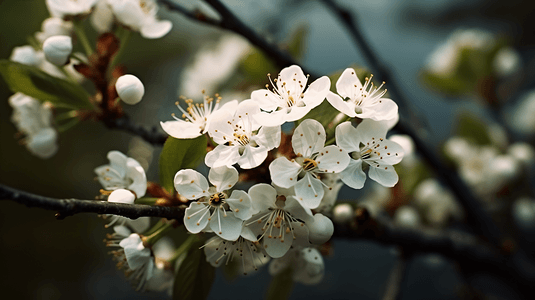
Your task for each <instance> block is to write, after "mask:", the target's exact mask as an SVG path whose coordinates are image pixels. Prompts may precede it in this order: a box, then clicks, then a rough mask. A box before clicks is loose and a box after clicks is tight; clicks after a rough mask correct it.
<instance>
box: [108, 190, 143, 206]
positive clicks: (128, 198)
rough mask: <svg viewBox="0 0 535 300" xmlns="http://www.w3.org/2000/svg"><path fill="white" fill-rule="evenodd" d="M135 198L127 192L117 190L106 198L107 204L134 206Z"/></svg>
mask: <svg viewBox="0 0 535 300" xmlns="http://www.w3.org/2000/svg"><path fill="white" fill-rule="evenodd" d="M135 200H136V196H135V195H134V194H133V193H132V192H131V191H129V190H125V189H117V190H115V191H113V192H112V193H111V194H110V196H109V197H108V202H113V203H124V204H134V201H135Z"/></svg>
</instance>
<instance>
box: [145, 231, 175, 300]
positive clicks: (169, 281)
mask: <svg viewBox="0 0 535 300" xmlns="http://www.w3.org/2000/svg"><path fill="white" fill-rule="evenodd" d="M175 250H176V248H175V247H174V244H173V241H172V239H171V238H169V237H166V236H165V237H163V238H161V239H160V240H158V241H157V242H156V243H155V244H154V245H153V246H152V252H153V254H154V265H155V268H154V272H153V275H152V277H151V278H150V279H149V280H148V281H147V284H146V285H145V289H146V290H147V291H158V292H161V291H167V293H168V294H169V295H171V294H172V292H173V283H174V280H175V273H174V266H173V265H172V264H170V263H169V262H168V261H169V260H170V259H171V258H172V257H173V255H174V253H175ZM177 261H178V260H177Z"/></svg>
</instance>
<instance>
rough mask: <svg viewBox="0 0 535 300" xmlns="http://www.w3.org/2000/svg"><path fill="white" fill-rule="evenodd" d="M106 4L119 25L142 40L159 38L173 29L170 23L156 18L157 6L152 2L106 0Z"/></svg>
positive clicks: (150, 0)
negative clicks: (136, 34)
mask: <svg viewBox="0 0 535 300" xmlns="http://www.w3.org/2000/svg"><path fill="white" fill-rule="evenodd" d="M108 4H109V5H110V7H111V10H112V11H113V14H114V15H115V17H116V18H117V20H118V21H119V23H121V24H122V25H124V26H127V27H128V28H130V29H132V30H134V31H139V33H141V36H142V37H144V38H147V39H157V38H161V37H162V36H164V35H166V34H167V33H168V32H169V31H170V30H171V28H172V27H173V23H171V21H168V20H163V21H161V20H158V18H156V14H157V13H158V4H157V3H156V1H154V0H108Z"/></svg>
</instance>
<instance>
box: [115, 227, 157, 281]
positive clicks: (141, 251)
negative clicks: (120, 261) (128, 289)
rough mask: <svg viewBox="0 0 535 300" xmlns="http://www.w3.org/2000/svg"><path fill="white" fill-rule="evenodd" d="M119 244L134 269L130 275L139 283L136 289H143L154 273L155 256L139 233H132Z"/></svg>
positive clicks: (129, 264) (130, 267) (130, 266)
mask: <svg viewBox="0 0 535 300" xmlns="http://www.w3.org/2000/svg"><path fill="white" fill-rule="evenodd" d="M119 246H121V247H122V248H123V251H124V256H125V257H126V263H127V264H128V268H129V269H130V270H132V271H133V272H132V273H131V274H129V276H128V277H129V278H130V279H132V280H133V282H134V283H135V284H137V288H136V290H141V289H143V288H144V286H145V284H146V283H147V281H148V280H149V279H150V278H151V277H152V276H153V274H154V258H153V257H152V252H151V250H150V249H149V248H146V247H145V246H144V244H143V241H142V240H141V237H140V236H139V234H137V233H132V234H131V235H130V236H129V237H127V238H125V239H123V240H122V241H121V242H120V243H119Z"/></svg>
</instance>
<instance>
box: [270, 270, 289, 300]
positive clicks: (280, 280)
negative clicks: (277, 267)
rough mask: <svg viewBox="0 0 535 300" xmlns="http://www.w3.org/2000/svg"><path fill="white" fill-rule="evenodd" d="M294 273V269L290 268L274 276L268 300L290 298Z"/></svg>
mask: <svg viewBox="0 0 535 300" xmlns="http://www.w3.org/2000/svg"><path fill="white" fill-rule="evenodd" d="M292 273H293V270H292V268H288V269H286V270H284V271H282V272H280V273H279V274H277V275H275V276H273V278H272V279H271V283H270V284H269V289H268V292H267V296H266V300H284V299H288V298H290V294H291V293H292V289H293V285H294V281H293V279H292Z"/></svg>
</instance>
